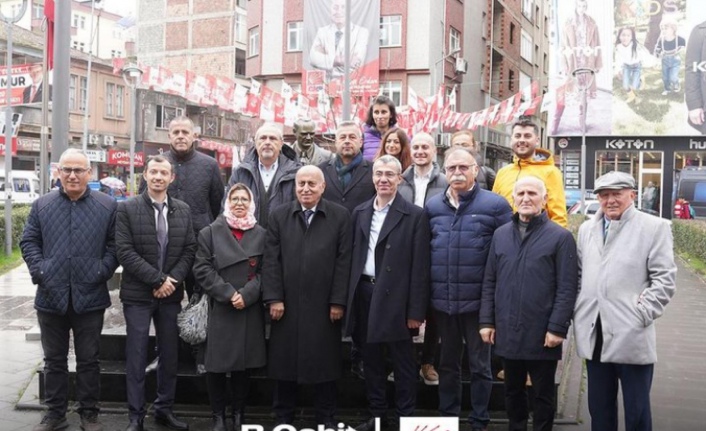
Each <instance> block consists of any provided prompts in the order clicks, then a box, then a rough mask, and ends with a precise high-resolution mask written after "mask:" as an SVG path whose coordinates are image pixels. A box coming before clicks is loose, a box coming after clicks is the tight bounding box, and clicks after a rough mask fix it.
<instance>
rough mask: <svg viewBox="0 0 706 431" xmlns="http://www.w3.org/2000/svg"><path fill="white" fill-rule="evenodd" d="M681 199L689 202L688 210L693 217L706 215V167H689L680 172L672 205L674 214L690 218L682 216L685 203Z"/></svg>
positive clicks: (677, 216) (678, 216)
mask: <svg viewBox="0 0 706 431" xmlns="http://www.w3.org/2000/svg"><path fill="white" fill-rule="evenodd" d="M680 199H681V200H686V201H687V202H688V208H687V211H688V212H690V213H691V214H688V215H690V217H691V218H696V217H706V169H701V168H694V167H687V168H684V169H682V170H681V172H680V173H679V179H678V181H677V184H676V187H675V193H674V203H673V205H672V208H673V214H674V217H676V218H688V217H685V216H680V213H681V210H682V207H683V205H681V202H680Z"/></svg>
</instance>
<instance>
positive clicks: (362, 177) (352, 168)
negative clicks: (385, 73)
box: [319, 121, 375, 379]
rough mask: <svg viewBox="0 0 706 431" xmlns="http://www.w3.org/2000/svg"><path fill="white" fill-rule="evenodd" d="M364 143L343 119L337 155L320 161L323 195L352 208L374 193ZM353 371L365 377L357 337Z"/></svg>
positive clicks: (338, 131)
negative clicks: (322, 174) (364, 154)
mask: <svg viewBox="0 0 706 431" xmlns="http://www.w3.org/2000/svg"><path fill="white" fill-rule="evenodd" d="M362 146H363V138H362V135H361V133H360V127H358V125H357V124H355V122H353V121H344V122H342V123H340V124H339V126H338V129H337V130H336V157H335V158H333V159H331V160H330V161H328V162H326V163H323V164H321V165H319V167H320V168H321V170H322V171H323V172H324V179H325V180H326V184H327V185H328V187H326V190H325V191H324V199H327V200H329V201H331V202H335V203H337V204H340V205H343V206H344V207H346V208H347V209H348V211H350V212H353V210H354V209H355V207H357V206H358V205H360V204H362V203H363V202H366V201H367V200H369V199H370V198H372V197H373V196H375V186H373V180H372V178H373V176H372V167H373V164H372V162H369V161H368V160H365V159H364V158H363V153H362V152H361V151H360V149H361V147H362ZM351 372H352V373H353V374H355V375H357V376H358V377H360V378H361V379H362V378H363V375H364V371H363V361H362V360H361V357H360V352H359V348H358V341H357V340H356V339H355V337H354V338H353V343H352V345H351Z"/></svg>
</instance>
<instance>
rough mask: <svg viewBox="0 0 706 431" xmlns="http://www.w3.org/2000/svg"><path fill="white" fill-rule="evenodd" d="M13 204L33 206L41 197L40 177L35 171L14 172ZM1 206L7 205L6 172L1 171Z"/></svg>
mask: <svg viewBox="0 0 706 431" xmlns="http://www.w3.org/2000/svg"><path fill="white" fill-rule="evenodd" d="M12 186H13V187H12V203H13V204H31V203H32V202H34V201H35V200H36V199H37V198H38V197H39V177H38V176H37V174H36V173H34V171H20V170H13V171H12ZM0 205H3V206H4V205H5V171H4V170H0Z"/></svg>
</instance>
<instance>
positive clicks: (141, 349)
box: [115, 156, 196, 431]
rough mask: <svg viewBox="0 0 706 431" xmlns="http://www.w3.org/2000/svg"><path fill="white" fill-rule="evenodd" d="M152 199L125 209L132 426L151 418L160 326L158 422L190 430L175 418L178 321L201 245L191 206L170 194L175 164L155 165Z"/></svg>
mask: <svg viewBox="0 0 706 431" xmlns="http://www.w3.org/2000/svg"><path fill="white" fill-rule="evenodd" d="M144 179H145V182H146V184H147V191H145V192H144V193H142V194H141V195H139V196H135V197H133V198H131V199H129V200H127V201H123V202H120V204H119V205H118V212H117V218H116V228H115V242H116V248H117V255H118V261H119V262H120V264H121V265H122V266H123V274H122V281H121V282H120V300H121V301H122V303H123V312H124V314H125V324H126V327H127V343H126V345H127V347H126V351H125V357H126V358H125V359H126V364H125V368H126V370H125V373H126V379H127V398H128V407H129V419H130V424H129V425H128V427H127V429H126V431H142V429H143V419H144V417H145V413H146V410H145V365H147V351H148V348H147V346H148V341H149V331H150V321H151V320H153V321H154V326H155V329H156V331H157V346H158V348H159V352H160V358H161V359H160V361H159V365H158V367H157V399H156V400H155V402H154V409H155V413H154V418H155V421H156V422H157V423H160V424H162V425H165V426H167V427H169V428H171V429H175V430H186V429H188V428H189V427H188V425H187V424H186V423H185V422H182V421H180V420H179V419H177V418H176V417H175V416H174V413H173V412H172V407H173V404H174V393H175V390H176V380H177V364H178V349H179V330H178V328H177V323H176V318H177V314H178V313H179V311H181V300H182V299H183V298H184V287H183V285H184V279H185V278H186V276H187V275H188V274H189V273H190V272H191V266H192V264H193V263H194V256H195V255H196V239H195V237H194V231H193V226H192V220H191V211H190V209H189V206H188V205H187V204H186V203H184V202H182V201H180V200H178V199H174V198H172V197H171V196H169V195H168V194H167V188H168V186H169V184H171V183H172V182H173V181H174V171H173V169H172V165H171V163H169V161H168V160H167V159H166V158H164V157H160V156H157V157H153V158H152V159H150V160H148V162H147V165H146V166H145V173H144Z"/></svg>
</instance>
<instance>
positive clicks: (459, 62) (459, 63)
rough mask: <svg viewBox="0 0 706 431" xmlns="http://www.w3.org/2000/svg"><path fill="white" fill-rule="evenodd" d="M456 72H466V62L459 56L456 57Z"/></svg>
mask: <svg viewBox="0 0 706 431" xmlns="http://www.w3.org/2000/svg"><path fill="white" fill-rule="evenodd" d="M455 71H456V73H466V72H468V62H467V61H466V60H464V59H463V58H461V57H456V69H455Z"/></svg>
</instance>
